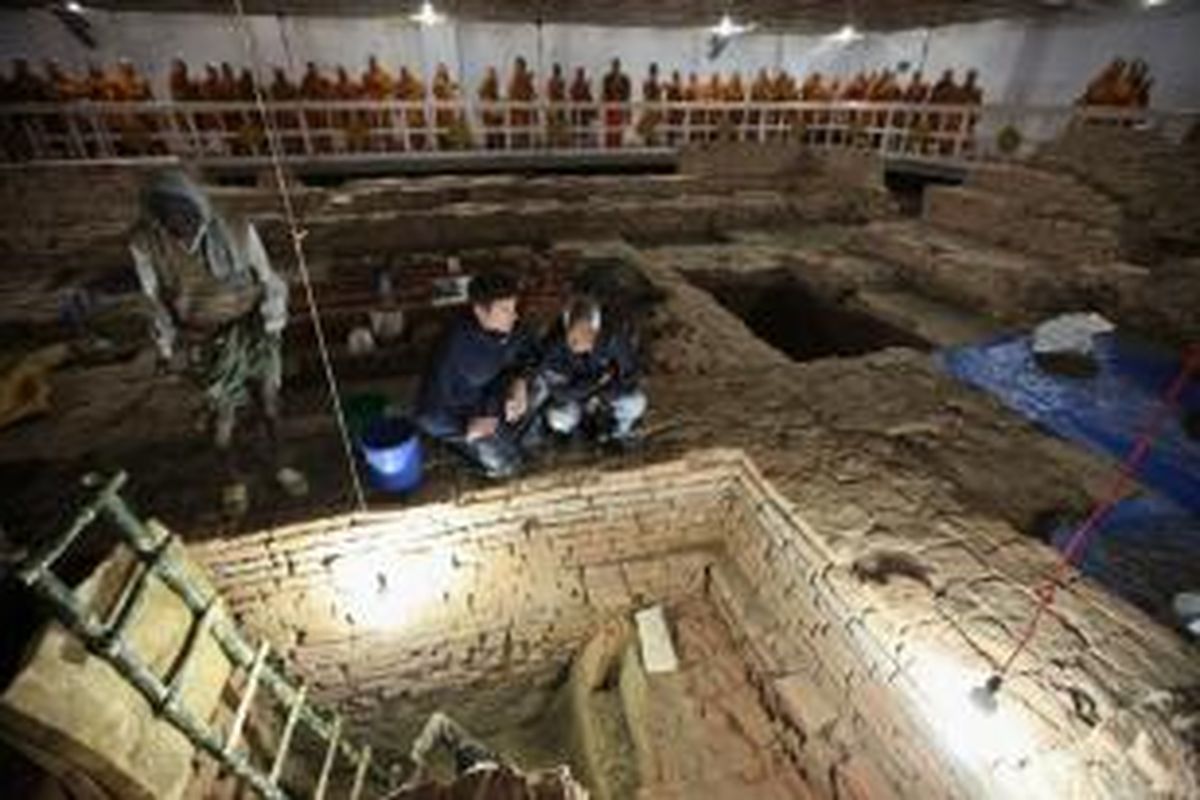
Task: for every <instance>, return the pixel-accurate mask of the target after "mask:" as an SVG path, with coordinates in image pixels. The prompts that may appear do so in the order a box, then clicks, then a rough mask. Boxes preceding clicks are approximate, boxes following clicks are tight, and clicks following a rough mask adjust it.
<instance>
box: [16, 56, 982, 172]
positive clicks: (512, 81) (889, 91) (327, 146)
mask: <svg viewBox="0 0 1200 800" xmlns="http://www.w3.org/2000/svg"><path fill="white" fill-rule="evenodd" d="M506 83H507V85H506V86H505V91H503V92H502V91H501V80H500V76H499V73H498V72H497V70H496V69H495V68H489V69H488V70H487V72H486V73H485V76H484V79H483V81H482V83H481V85H480V86H479V88H478V91H477V97H478V100H479V102H480V105H481V106H483V107H484V108H485V109H486V107H487V106H488V105H489V104H494V103H499V102H501V101H509V102H529V103H533V102H537V101H538V100H539V99H544V100H545V101H546V102H547V103H549V104H554V103H560V102H562V103H565V102H567V101H570V102H571V103H575V104H580V105H586V104H590V103H593V102H595V100H596V97H595V95H594V93H593V88H592V79H591V78H590V77H589V76H588V74H587V71H586V70H585V69H584V68H583V67H578V68H576V69H575V71H574V75H573V77H572V79H571V81H570V82H569V83H568V81H567V79H566V76H565V74H564V71H563V68H562V66H561V65H560V64H555V65H553V68H552V70H551V74H550V76H549V78H548V79H547V81H546V83H545V89H544V94H542V95H541V96H539V92H538V88H537V81H536V79H535V76H534V73H533V72H532V71H531V70H530V69H529V67H528V65H527V63H526V61H525V59H523V58H520V57H518V58H517V59H516V60H515V61H514V64H513V68H512V71H511V73H510V75H509V77H508V80H507V82H506ZM169 88H170V93H171V97H172V99H174V100H178V101H225V102H229V101H242V102H246V101H251V100H253V99H254V97H255V82H254V78H253V75H252V73H251V72H250V71H249V70H248V69H244V68H243V69H242V70H241V71H240V72H236V71H235V70H234V68H233V67H232V66H231V65H229V64H228V63H223V64H221V65H220V66H217V65H216V64H209V65H207V66H206V67H205V69H204V72H203V75H198V76H193V75H191V74H190V73H189V70H188V66H187V64H186V63H185V62H184V61H182V60H181V59H176V60H175V62H174V63H173V65H172V68H171V72H170V77H169ZM265 95H266V97H267V98H268V99H270V100H273V101H279V102H286V101H297V100H302V101H325V102H329V101H355V100H368V101H371V100H374V101H385V100H389V99H396V100H401V101H408V102H421V101H424V100H426V99H432V100H434V101H437V102H438V103H439V104H440V103H446V104H453V103H458V102H460V101H461V96H460V95H461V91H460V87H459V85H458V84H457V83H456V82H455V81H454V79H453V78H452V77H451V74H450V70H449V69H448V68H447V67H446V65H444V64H440V65H439V66H438V67H437V70H436V72H435V75H434V79H433V81H432V83H431V85H430V86H429V87H428V93H427V87H426V85H425V83H424V81H423V80H422V79H421V78H420V77H419V76H418V75H416V74H415V73H414V72H412V71H411V70H409V69H408V68H407V67H402V68H401V69H400V70H399V72H398V74H396V75H393V74H392V73H391V72H389V71H388V70H387V69H386V68H384V67H383V66H382V65H381V64H380V63H379V60H378V59H377V58H375V57H374V56H371V57H369V59H368V63H367V68H366V69H365V70H364V71H363V73H362V74H361V77H360V78H358V79H355V78H353V77H351V75H350V73H349V72H348V71H347V70H346V69H345V68H344V67H339V68H338V69H337V70H336V72H335V73H334V75H333V76H332V77H331V76H330V75H327V74H325V73H323V72H322V71H321V70H320V69H319V68H318V67H317V65H316V64H315V63H313V62H309V63H308V65H307V68H306V70H305V72H304V74H303V76H302V77H301V79H300V81H299V82H294V81H293V80H292V79H291V78H290V77H289V76H288V75H287V73H286V72H285V71H284V70H282V69H278V68H277V69H275V71H274V76H273V80H272V82H271V84H270V85H269V86H267V87H265ZM152 97H153V95H152V92H151V90H150V87H149V84H148V82H147V81H146V80H145V79H144V78H142V77H141V76H140V75H139V74H138V73H137V71H136V69H135V68H134V67H133V65H132V64H131V63H130V62H128V61H121V62H119V63H118V65H117V66H116V68H115V69H114V70H112V71H105V70H102V69H100V68H99V67H95V66H93V67H91V68H90V69H89V71H88V74H87V76H86V77H83V78H76V77H74V76H72V75H70V74H68V73H67V72H66V71H64V70H63V69H62V68H61V67H60V66H59V65H57V64H56V63H55V62H52V61H51V62H47V64H46V77H44V78H43V77H41V76H38V75H37V74H35V73H34V72H33V70H32V69H30V67H29V64H28V62H26V61H24V60H20V59H18V60H15V61H14V63H13V75H12V78H11V79H5V80H4V81H3V82H2V83H0V99H3V100H6V101H9V102H33V101H63V100H76V99H89V100H103V101H123V100H149V99H152ZM599 99H600V100H601V101H603V102H605V103H612V104H625V103H629V102H630V101H632V100H633V91H632V82H631V81H630V79H629V77H628V75H626V74H625V72H624V71H623V70H622V67H621V62H620V60H619V59H613V61H612V63H611V65H610V68H609V70H608V72H607V73H606V74H605V75H604V76H603V79H602V81H601V92H600V97H599ZM641 99H642V100H643V101H647V102H658V101H662V102H665V103H728V104H736V103H745V102H750V103H755V104H757V103H775V102H778V103H786V102H797V101H806V102H864V103H872V102H875V103H906V104H931V105H977V104H980V103H982V100H983V94H982V90H981V89H980V87H979V85H978V83H977V73H976V72H975V71H974V70H971V71H969V72H968V73H967V75H966V78H965V80H964V81H963V82H962V83H961V84H960V83H958V82H957V81H956V80H955V77H954V73H953V71H951V70H947V71H946V72H945V73H943V75H942V76H941V78H940V79H939V80H938V81H937V82H936V83H933V84H929V83H927V82H925V81H924V80H923V78H922V74H921V73H920V72H919V71H918V72H915V73H914V74H913V75H912V76H911V78H910V79H909V80H908V82H907V84H905V85H902V84H901V82H900V79H899V77H898V76H897V75H896V73H894V72H893V71H891V70H886V69H885V70H881V71H873V72H860V73H858V74H856V75H854V76H853V77H851V78H849V79H846V80H845V81H842V80H839V79H837V78H826V77H825V76H823V75H822V74H821V73H819V72H816V73H812V74H811V75H809V76H807V77H806V78H805V79H804V80H803V82H800V83H798V82H797V81H796V79H795V78H794V77H793V76H792V75H791V74H789V73H788V72H786V71H784V70H775V71H774V73H773V74H772V73H769V72H768V71H767V70H765V69H763V70H760V71H759V72H758V74H757V75H756V76H755V78H754V79H753V80H752V81H750V82H749V83H748V84H747V82H746V81H744V80H743V78H742V76H741V74H740V73H738V72H734V73H732V74H730V75H728V76H722V75H721V74H719V73H713V74H711V75H710V76H708V78H707V79H704V80H702V79H701V78H700V76H699V75H697V74H696V73H694V72H693V73H691V74H689V76H688V78H687V80H686V82H685V81H684V79H683V77H682V75H681V73H680V72H679V71H678V70H675V71H673V72H672V73H671V76H670V78H669V79H663V78H662V77H661V74H660V71H659V68H658V66H657V64H651V65H650V68H649V73H648V75H647V77H646V78H645V80H644V81H643V83H642V86H641ZM893 114H894V115H895V116H894V117H893V119H892V124H893V126H899V127H905V126H907V127H910V128H913V127H918V126H923V127H924V128H925V129H931V130H933V131H938V130H951V131H953V130H958V129H959V128H960V127H961V124H962V115H961V114H945V115H940V114H934V113H930V114H926V115H924V117H922V115H918V114H910V115H908V117H907V119H906V118H905V116H904V115H903V114H902V113H901V112H893ZM604 115H605V119H604V120H603V128H604V134H603V139H604V143H605V145H606V146H609V147H617V146H620V145H621V144H622V143H623V141H624V140H625V139H626V135H625V134H626V132H627V131H626V129H628V128H629V127H630V125H629V123H630V122H631V121H632V114H631V113H630V111H629V110H628V109H627V108H613V109H606V110H605V111H604ZM397 116H399V117H401V118H400V119H394V118H392V117H390V116H389V114H388V113H387V112H381V111H374V110H320V109H313V110H306V111H304V112H303V122H304V127H306V128H307V129H308V131H309V132H311V134H310V139H311V142H310V143H311V145H312V146H313V147H315V149H317V150H318V151H320V152H328V151H330V150H333V149H335V148H336V147H339V146H340V147H342V148H344V149H352V150H364V149H379V148H383V149H389V150H390V149H398V148H400V149H403V148H413V149H427V147H428V145H429V138H428V137H427V135H426V131H427V128H428V119H427V117H426V114H425V111H424V109H423V108H411V109H407V110H405V111H404V112H403V113H402V114H398V115H397ZM887 117H888V115H887V113H886V112H867V111H862V112H855V111H851V112H848V113H844V114H840V115H837V116H836V118H835V117H834V116H833V115H831V114H829V113H827V112H812V111H806V112H804V113H803V114H800V113H799V112H795V111H791V112H787V113H786V114H785V113H784V112H768V113H766V114H764V113H762V112H761V111H755V110H751V111H750V112H749V113H747V112H745V111H744V110H738V109H729V108H723V109H709V110H705V109H689V110H686V111H685V110H682V109H674V110H670V111H668V112H667V113H666V114H664V113H663V112H662V110H654V109H649V110H646V111H644V112H643V113H642V115H641V116H640V118H639V119H638V124H637V126H636V132H637V133H638V134H639V135H640V138H641V139H642V140H644V141H646V142H648V143H659V142H660V141H662V140H666V141H668V142H669V143H678V142H679V141H681V140H683V139H687V140H689V141H690V140H702V139H712V138H717V137H718V136H720V135H729V134H728V131H727V130H726V131H722V129H723V128H727V127H728V126H730V125H732V126H733V127H734V129H735V130H736V129H737V128H739V127H741V126H743V125H744V124H745V123H747V122H748V123H750V124H749V126H748V128H747V130H746V131H745V136H746V137H747V138H757V136H758V135H759V127H760V125H763V124H765V127H766V128H769V129H771V130H772V131H775V132H777V133H778V132H780V131H781V130H782V129H785V128H794V127H796V126H797V125H803V126H805V127H818V128H826V127H830V126H831V125H833V124H836V125H843V126H846V125H848V126H850V127H854V126H866V125H870V124H874V125H876V126H880V127H881V126H883V125H885V124H887ZM596 118H597V112H596V110H595V109H587V108H573V109H571V111H570V112H569V113H568V112H566V111H561V112H551V113H550V114H548V115H547V118H546V119H545V120H540V119H539V116H538V113H537V111H536V110H534V109H522V108H514V109H510V110H508V111H507V112H505V111H502V110H484V111H483V112H482V113H481V121H482V123H483V126H484V127H485V128H486V129H487V131H486V133H485V136H484V142H485V144H486V146H487V147H489V148H503V147H514V148H522V147H527V146H529V145H530V144H531V142H532V141H533V139H534V138H535V136H537V135H539V134H540V131H536V130H535V128H539V127H540V126H542V125H544V126H545V133H546V138H547V140H548V141H549V143H550V144H555V145H562V144H572V143H574V144H579V143H581V137H582V140H583V142H588V141H592V142H593V143H594V137H595V135H596V134H595V133H594V132H592V131H591V130H590V129H591V127H592V125H593V123H594V122H595V121H596ZM922 120H923V121H922ZM955 120H958V121H957V122H955ZM178 121H179V123H180V126H181V127H183V128H185V129H186V128H188V127H189V126H190V127H192V128H194V129H196V130H197V131H198V132H200V133H207V132H212V131H218V132H220V133H221V134H222V135H228V136H230V138H232V140H233V141H232V142H231V144H230V146H231V148H232V149H233V151H234V152H235V153H240V152H249V151H254V150H255V147H256V143H257V144H258V145H261V143H262V140H263V135H262V130H261V127H260V126H259V125H258V124H257V122H256V118H255V115H254V114H253V113H250V112H248V111H237V110H230V111H227V112H222V113H207V112H199V113H197V114H195V116H194V117H192V118H190V119H187V118H185V117H184V116H183V115H180V117H179V120H178ZM300 121H301V115H300V114H297V113H294V112H287V111H281V112H279V113H278V114H277V116H276V122H277V124H278V126H279V128H280V129H281V131H282V132H283V133H284V134H285V135H284V136H283V143H284V145H285V147H286V149H287V150H288V151H289V152H300V151H302V150H303V148H304V145H303V142H302V138H301V137H300V136H299V135H298V134H297V133H296V131H297V129H299V128H300V127H301V126H300ZM433 121H434V127H435V128H436V130H437V134H436V139H437V140H438V146H439V148H441V149H450V148H455V149H457V148H462V147H468V146H470V143H471V141H472V140H471V136H470V131H469V129H468V128H467V123H466V117H465V115H464V114H463V112H462V110H461V109H457V110H456V109H454V108H445V107H443V106H441V105H439V106H438V108H437V110H436V111H435V119H434V120H433ZM506 122H507V124H508V125H509V126H510V128H511V129H512V130H510V131H509V132H508V133H507V134H505V133H503V132H501V131H500V130H499V129H501V128H503V127H504V125H505V123H506ZM664 122H666V123H668V124H667V125H666V126H665V127H666V132H665V133H662V134H661V135H660V133H659V131H660V129H661V128H662V127H663V123H664ZM122 123H123V125H122V126H123V128H124V130H123V131H119V132H118V133H119V135H120V137H121V138H127V137H130V136H134V134H138V135H137V136H135V137H134V138H140V139H147V138H148V139H150V140H154V139H155V137H154V136H152V135H148V134H152V133H153V132H154V131H155V130H159V129H161V128H162V126H161V125H158V124H157V123H155V122H154V121H153V119H152V118H150V117H147V116H145V115H139V116H132V115H127V116H125V117H123V118H122ZM401 123H402V126H403V127H404V128H407V132H406V135H404V136H394V135H391V134H389V133H387V132H386V129H389V128H395V127H397V126H399V125H400V124H401ZM131 129H138V130H136V131H133V130H131ZM381 129H385V130H383V131H381ZM339 132H340V134H341V143H340V145H338V144H336V143H335V138H337V137H335V136H334V135H333V134H335V133H339ZM811 135H815V134H810V137H811ZM159 146H161V143H159ZM118 149H119V150H123V154H124V153H127V152H129V151H130V148H129V147H125V148H120V147H119V148H118ZM133 151H134V152H137V150H136V148H135V149H134V150H133Z"/></svg>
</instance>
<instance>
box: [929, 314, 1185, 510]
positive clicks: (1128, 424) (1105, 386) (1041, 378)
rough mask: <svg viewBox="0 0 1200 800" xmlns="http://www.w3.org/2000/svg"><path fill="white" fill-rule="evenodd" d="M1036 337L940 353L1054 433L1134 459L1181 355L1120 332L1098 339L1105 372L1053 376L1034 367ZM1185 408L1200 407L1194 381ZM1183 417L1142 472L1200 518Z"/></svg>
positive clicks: (962, 376) (959, 373)
mask: <svg viewBox="0 0 1200 800" xmlns="http://www.w3.org/2000/svg"><path fill="white" fill-rule="evenodd" d="M1030 344H1031V338H1030V337H1029V336H1028V335H1011V336H1005V337H1002V338H1000V339H996V340H993V341H990V342H986V343H982V344H977V345H966V346H963V347H956V348H951V349H949V350H945V351H942V352H941V353H939V354H938V359H939V362H940V363H941V365H942V367H943V368H944V369H945V370H946V371H947V372H949V373H950V374H951V375H953V376H954V377H956V378H958V379H959V380H961V381H963V382H964V383H967V384H970V385H972V386H976V387H978V388H980V389H982V390H984V391H986V392H988V393H989V394H992V395H994V396H995V397H996V398H997V399H998V400H1000V402H1002V403H1004V404H1005V405H1007V406H1009V407H1010V408H1012V409H1014V410H1016V411H1018V412H1020V413H1021V414H1023V415H1024V416H1026V417H1028V418H1029V419H1031V420H1033V421H1034V422H1036V423H1038V424H1039V425H1041V426H1043V427H1045V428H1047V429H1048V430H1050V431H1053V432H1054V433H1056V434H1058V435H1059V436H1062V437H1063V438H1066V439H1070V440H1072V441H1077V442H1081V443H1083V444H1085V445H1087V446H1089V447H1092V448H1095V449H1097V450H1100V451H1102V452H1105V453H1108V454H1109V455H1111V456H1112V457H1113V458H1115V459H1117V460H1122V459H1124V458H1125V457H1126V455H1128V453H1129V451H1130V449H1131V448H1132V447H1133V444H1134V441H1135V440H1136V439H1137V436H1138V434H1139V433H1140V432H1141V430H1142V426H1144V425H1145V424H1146V422H1147V420H1148V419H1149V418H1150V416H1151V415H1152V414H1153V413H1154V409H1155V408H1156V407H1157V405H1158V404H1159V403H1160V402H1161V398H1162V397H1163V395H1164V393H1165V392H1166V390H1167V387H1168V386H1169V385H1170V383H1171V381H1172V380H1173V379H1174V378H1175V376H1176V374H1177V373H1178V372H1179V368H1180V361H1179V357H1178V356H1177V355H1175V354H1171V353H1166V352H1163V351H1161V350H1157V349H1155V348H1153V347H1150V346H1148V345H1145V344H1143V343H1140V342H1137V341H1134V340H1129V339H1126V338H1123V337H1121V336H1120V335H1117V334H1104V335H1101V336H1098V337H1096V359H1097V361H1098V362H1099V366H1100V369H1099V372H1098V373H1097V374H1096V375H1095V376H1094V377H1090V378H1072V377H1065V376H1059V375H1052V374H1049V373H1047V372H1045V371H1043V370H1042V369H1041V368H1040V367H1038V366H1037V364H1036V363H1034V360H1033V353H1032V351H1031V349H1030ZM1179 407H1180V409H1189V410H1197V409H1200V380H1197V379H1195V378H1193V380H1192V381H1191V382H1190V383H1189V385H1188V386H1187V387H1185V389H1184V391H1183V394H1182V395H1181V397H1180V399H1179ZM1182 420H1183V415H1182V413H1176V414H1174V415H1172V416H1171V418H1169V419H1168V420H1167V421H1166V423H1165V424H1164V425H1163V427H1162V429H1161V433H1160V434H1159V437H1158V439H1157V440H1156V441H1155V443H1154V446H1153V449H1152V450H1151V452H1150V454H1149V456H1148V457H1147V458H1146V460H1145V461H1144V462H1143V463H1142V466H1141V469H1140V471H1139V476H1140V480H1141V482H1142V483H1143V484H1145V485H1148V486H1152V487H1154V488H1155V489H1157V490H1158V491H1159V492H1161V493H1162V494H1164V495H1165V496H1166V497H1168V498H1170V499H1171V500H1173V501H1174V502H1175V503H1177V504H1179V505H1181V506H1183V507H1185V508H1186V509H1188V510H1190V511H1191V512H1192V513H1194V514H1200V441H1196V440H1193V439H1190V438H1189V437H1188V435H1187V433H1186V432H1185V431H1184V429H1183V422H1182Z"/></svg>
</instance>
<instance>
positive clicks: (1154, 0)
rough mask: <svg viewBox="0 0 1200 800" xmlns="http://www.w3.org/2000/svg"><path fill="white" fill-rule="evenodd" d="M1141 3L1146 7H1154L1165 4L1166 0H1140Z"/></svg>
mask: <svg viewBox="0 0 1200 800" xmlns="http://www.w3.org/2000/svg"><path fill="white" fill-rule="evenodd" d="M1142 3H1144V4H1145V6H1146V8H1154V7H1155V6H1165V5H1166V4H1167V0H1142Z"/></svg>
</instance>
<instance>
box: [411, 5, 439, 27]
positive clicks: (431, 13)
mask: <svg viewBox="0 0 1200 800" xmlns="http://www.w3.org/2000/svg"><path fill="white" fill-rule="evenodd" d="M408 18H409V19H411V20H412V21H413V22H415V23H417V24H418V25H422V26H424V27H426V28H429V27H432V26H434V25H441V24H442V23H443V22H445V21H446V15H445V14H442V13H440V12H438V10H437V9H435V8H434V7H433V3H431V2H430V0H425V2H423V3H421V10H420V11H418V12H417V13H415V14H410V15H409V17H408Z"/></svg>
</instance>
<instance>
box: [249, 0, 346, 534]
mask: <svg viewBox="0 0 1200 800" xmlns="http://www.w3.org/2000/svg"><path fill="white" fill-rule="evenodd" d="M233 7H234V11H235V12H236V13H237V19H238V26H239V27H240V28H241V30H242V37H243V43H244V45H245V47H246V55H247V57H248V58H249V59H250V63H251V64H253V65H254V104H255V106H256V107H257V110H258V114H259V116H260V117H262V121H263V128H264V130H265V131H266V134H267V149H268V151H269V152H270V156H271V166H272V168H273V171H274V173H275V183H276V184H277V185H278V187H279V195H280V198H281V199H282V201H283V213H284V216H285V217H286V218H287V224H288V230H289V231H290V232H291V236H292V248H293V250H294V251H295V255H296V266H297V267H298V268H299V270H300V280H301V282H302V283H303V284H304V294H305V297H306V298H307V300H308V310H309V314H310V315H311V316H312V323H313V331H314V333H315V334H316V337H317V348H318V349H319V350H320V353H321V365H322V367H323V368H324V370H325V381H326V383H328V385H329V397H330V400H331V401H332V403H333V414H334V417H335V418H336V419H337V426H338V433H339V434H340V435H341V439H342V449H343V450H344V451H345V454H346V466H347V469H348V470H349V472H350V483H351V486H352V487H353V488H354V499H355V502H356V503H357V505H358V508H359V510H361V511H366V510H367V499H366V495H365V494H364V493H363V487H362V482H361V481H360V480H359V477H358V467H357V465H356V463H355V458H354V445H353V444H351V442H350V432H349V431H348V430H347V429H346V419H345V416H344V415H343V413H342V397H341V393H340V392H339V391H338V384H337V377H336V376H335V375H334V372H333V361H332V360H331V359H330V357H329V347H328V346H327V344H326V341H325V329H324V327H323V326H322V325H321V312H320V309H319V308H318V307H317V295H316V292H314V291H313V286H312V277H311V276H310V275H309V272H308V261H307V260H306V259H305V257H304V245H303V244H302V242H303V239H304V236H305V233H306V232H305V231H304V230H303V229H301V227H300V223H299V222H298V221H297V219H296V209H295V206H294V205H293V203H292V195H291V192H290V191H289V190H288V185H287V179H286V178H285V176H284V173H283V160H282V158H281V157H280V146H279V133H278V131H276V130H275V125H274V123H272V122H271V117H270V114H268V113H267V103H266V100H265V99H264V97H263V90H262V82H263V76H262V62H261V61H260V60H259V58H258V47H257V46H256V45H255V41H254V34H253V33H252V32H251V31H250V25H249V23H248V22H247V21H246V12H245V9H243V8H242V0H233Z"/></svg>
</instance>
